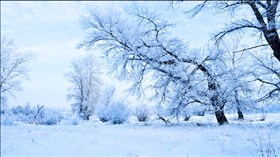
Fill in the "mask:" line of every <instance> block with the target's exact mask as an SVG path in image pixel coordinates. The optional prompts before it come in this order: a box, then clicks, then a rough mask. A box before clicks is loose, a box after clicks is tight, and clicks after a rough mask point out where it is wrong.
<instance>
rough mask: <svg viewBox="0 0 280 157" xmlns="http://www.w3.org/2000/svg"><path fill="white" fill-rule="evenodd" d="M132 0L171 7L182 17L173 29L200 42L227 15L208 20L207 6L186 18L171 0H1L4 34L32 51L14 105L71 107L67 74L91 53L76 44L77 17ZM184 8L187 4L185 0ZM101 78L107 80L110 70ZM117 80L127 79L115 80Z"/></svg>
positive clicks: (12, 100) (154, 6) (160, 8)
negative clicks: (96, 9) (28, 0)
mask: <svg viewBox="0 0 280 157" xmlns="http://www.w3.org/2000/svg"><path fill="white" fill-rule="evenodd" d="M132 3H141V4H142V5H143V6H146V7H149V8H152V9H155V10H158V11H161V12H162V11H164V12H165V10H166V12H167V11H168V13H169V12H170V14H169V16H170V19H172V20H175V21H177V22H182V23H180V25H179V26H178V31H176V32H175V33H176V34H178V35H181V36H182V34H184V37H186V40H187V41H189V42H190V44H191V45H193V46H196V47H199V46H202V45H205V43H206V42H207V41H208V40H209V39H210V34H211V33H213V30H215V29H218V28H216V26H217V25H218V24H217V25H215V23H219V22H220V23H222V22H223V21H224V18H223V17H221V16H220V17H219V18H216V19H215V20H209V19H208V18H209V14H208V13H207V12H205V13H202V14H201V15H199V16H198V17H196V18H194V19H189V20H188V19H187V17H186V15H184V14H179V13H180V12H182V11H178V10H175V11H173V12H172V9H171V7H170V4H169V3H168V2H128V1H125V2H107V1H98V2H90V1H87V2H78V1H72V2H65V1H57V2H56V1H51V2H45V1H44V2H38V1H31V2H23V1H17V2H8V1H4V2H3V1H1V37H2V36H3V35H4V36H6V37H7V38H9V39H12V40H13V41H14V44H15V45H16V46H17V48H18V49H19V50H20V51H22V52H29V53H31V54H32V55H33V56H34V57H33V59H32V61H31V63H30V65H29V68H30V70H31V71H30V72H29V77H30V79H29V81H24V82H22V88H23V91H22V92H17V93H16V98H10V99H9V102H10V103H11V104H12V105H23V104H25V103H26V102H30V103H31V104H32V105H36V104H41V105H45V106H48V107H59V108H70V105H69V102H68V101H67V99H66V95H67V89H68V88H69V86H70V84H69V83H68V81H67V79H66V78H65V76H64V75H65V73H67V72H69V71H70V64H71V62H72V61H73V59H76V58H79V57H80V56H82V55H84V54H85V53H87V52H86V51H85V50H82V49H76V48H75V46H76V44H77V43H79V42H80V41H82V40H83V37H84V32H83V31H82V29H81V27H80V24H79V17H80V16H81V15H82V14H85V13H86V12H87V9H89V8H99V9H106V8H114V9H122V8H127V7H129V6H130V5H131V4H132ZM182 5H185V4H182ZM184 8H187V7H186V5H185V6H184ZM175 9H176V8H175ZM207 14H208V16H207ZM213 19H214V17H213ZM183 20H184V22H183ZM206 25H212V27H205V26H206ZM220 26H223V25H220ZM102 78H103V80H104V82H106V76H102ZM116 86H117V87H122V86H123V85H120V84H119V83H116Z"/></svg>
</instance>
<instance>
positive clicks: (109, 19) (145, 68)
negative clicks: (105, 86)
mask: <svg viewBox="0 0 280 157" xmlns="http://www.w3.org/2000/svg"><path fill="white" fill-rule="evenodd" d="M128 18H129V20H128ZM81 24H82V27H83V28H84V29H85V31H86V32H87V34H88V36H87V38H86V39H85V40H84V41H83V42H82V43H81V45H80V47H87V48H92V47H93V46H94V45H97V46H99V47H100V48H102V50H104V52H105V54H106V56H108V58H110V61H111V65H112V67H111V68H114V69H115V70H116V71H117V72H120V73H119V74H120V75H121V76H123V77H126V76H132V78H134V85H133V86H132V88H134V89H137V88H138V87H140V86H141V83H142V82H143V80H144V79H145V77H149V76H152V77H153V79H154V84H153V85H152V86H153V88H154V89H155V90H156V93H157V94H158V95H160V97H161V98H162V99H161V100H164V99H165V98H166V96H167V95H168V94H170V93H172V90H173V92H174V90H175V91H176V92H177V93H178V95H182V96H179V98H181V99H180V100H182V101H181V102H182V104H186V103H185V102H184V103H183V101H190V100H192V102H198V103H201V102H200V99H196V98H195V96H193V97H194V99H190V100H186V99H183V98H186V97H185V96H184V95H186V94H189V91H192V89H195V88H196V89H198V85H197V84H199V85H200V86H203V87H204V89H205V90H206V92H205V91H202V90H200V92H192V93H195V95H196V96H201V97H203V96H204V97H207V100H208V105H211V106H212V107H213V108H214V112H215V116H216V119H217V121H218V123H219V124H221V125H222V124H226V123H228V121H227V119H226V117H225V114H224V106H225V104H226V99H225V97H224V95H223V94H222V93H221V86H220V83H219V81H218V80H217V77H216V76H218V75H217V74H216V73H215V70H212V69H211V66H212V67H213V66H214V65H216V66H215V68H219V66H217V64H211V66H210V64H208V63H211V62H213V61H218V60H219V57H220V56H221V55H220V52H219V50H217V51H215V50H213V52H210V53H209V54H208V55H206V56H203V53H202V52H201V51H200V50H188V49H187V47H186V46H185V44H184V43H183V42H182V41H181V40H179V39H177V38H172V37H170V36H168V28H169V27H171V26H173V25H172V24H170V23H168V21H167V20H163V19H160V18H159V17H158V15H156V14H153V13H150V12H149V11H147V10H144V9H139V8H137V7H136V8H134V11H132V12H131V16H129V17H126V18H124V17H122V16H120V14H118V13H116V12H112V11H110V13H108V14H106V15H102V13H98V12H95V11H94V10H90V11H89V14H88V15H86V16H84V17H83V18H82V20H81ZM194 54H195V55H194ZM197 79H198V80H197ZM178 95H176V96H178ZM169 96H171V95H169ZM189 98H191V97H189ZM188 103H191V102H188Z"/></svg>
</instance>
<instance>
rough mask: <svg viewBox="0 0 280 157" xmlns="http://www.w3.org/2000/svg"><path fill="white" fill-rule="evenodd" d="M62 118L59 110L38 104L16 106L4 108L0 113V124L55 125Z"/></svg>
mask: <svg viewBox="0 0 280 157" xmlns="http://www.w3.org/2000/svg"><path fill="white" fill-rule="evenodd" d="M61 119H62V116H61V115H60V113H59V112H56V111H54V110H52V109H50V108H44V107H43V106H40V105H38V106H37V107H35V106H30V105H29V104H27V105H25V106H16V107H13V108H12V109H6V110H5V112H3V114H2V113H1V124H3V125H12V124H17V123H28V124H33V123H35V124H40V125H55V124H57V123H58V122H60V120H61Z"/></svg>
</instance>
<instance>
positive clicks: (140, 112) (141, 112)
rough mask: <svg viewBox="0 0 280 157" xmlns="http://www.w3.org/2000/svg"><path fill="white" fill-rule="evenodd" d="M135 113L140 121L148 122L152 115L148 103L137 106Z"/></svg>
mask: <svg viewBox="0 0 280 157" xmlns="http://www.w3.org/2000/svg"><path fill="white" fill-rule="evenodd" d="M134 115H135V116H136V117H137V119H138V121H139V122H146V121H148V119H149V116H150V111H149V108H148V107H147V106H146V105H141V106H139V107H136V109H135V112H134Z"/></svg>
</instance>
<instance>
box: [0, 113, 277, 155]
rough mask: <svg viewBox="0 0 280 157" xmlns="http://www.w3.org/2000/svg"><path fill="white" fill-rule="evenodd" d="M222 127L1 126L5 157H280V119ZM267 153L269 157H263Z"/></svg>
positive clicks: (197, 123) (205, 120)
mask: <svg viewBox="0 0 280 157" xmlns="http://www.w3.org/2000/svg"><path fill="white" fill-rule="evenodd" d="M245 116H246V117H245V118H246V120H244V121H239V120H236V115H234V114H233V115H227V117H228V119H229V121H230V124H228V125H223V126H218V125H217V122H216V121H215V118H214V116H213V115H206V116H204V117H191V118H190V120H189V121H188V122H179V123H178V122H176V121H175V120H174V121H172V123H171V124H169V125H165V123H163V122H162V121H160V120H157V119H156V118H154V119H151V120H150V121H149V122H147V123H141V122H137V121H136V119H135V117H131V118H130V120H129V121H128V122H126V123H125V124H120V125H112V124H110V123H102V122H100V121H87V122H81V123H79V124H78V125H70V124H65V123H61V124H59V125H53V126H47V125H35V124H17V125H1V157H7V156H138V157H140V156H161V157H162V156H168V157H169V156H184V157H192V156H199V157H207V156H215V157H219V156H221V157H222V156H244V157H247V156H252V157H256V156H262V155H261V148H262V150H263V151H266V150H274V151H275V152H276V153H277V155H278V156H279V154H280V114H279V113H274V114H267V116H266V119H265V121H259V119H260V118H261V115H260V114H259V115H258V114H254V115H245ZM264 153H265V152H264Z"/></svg>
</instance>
